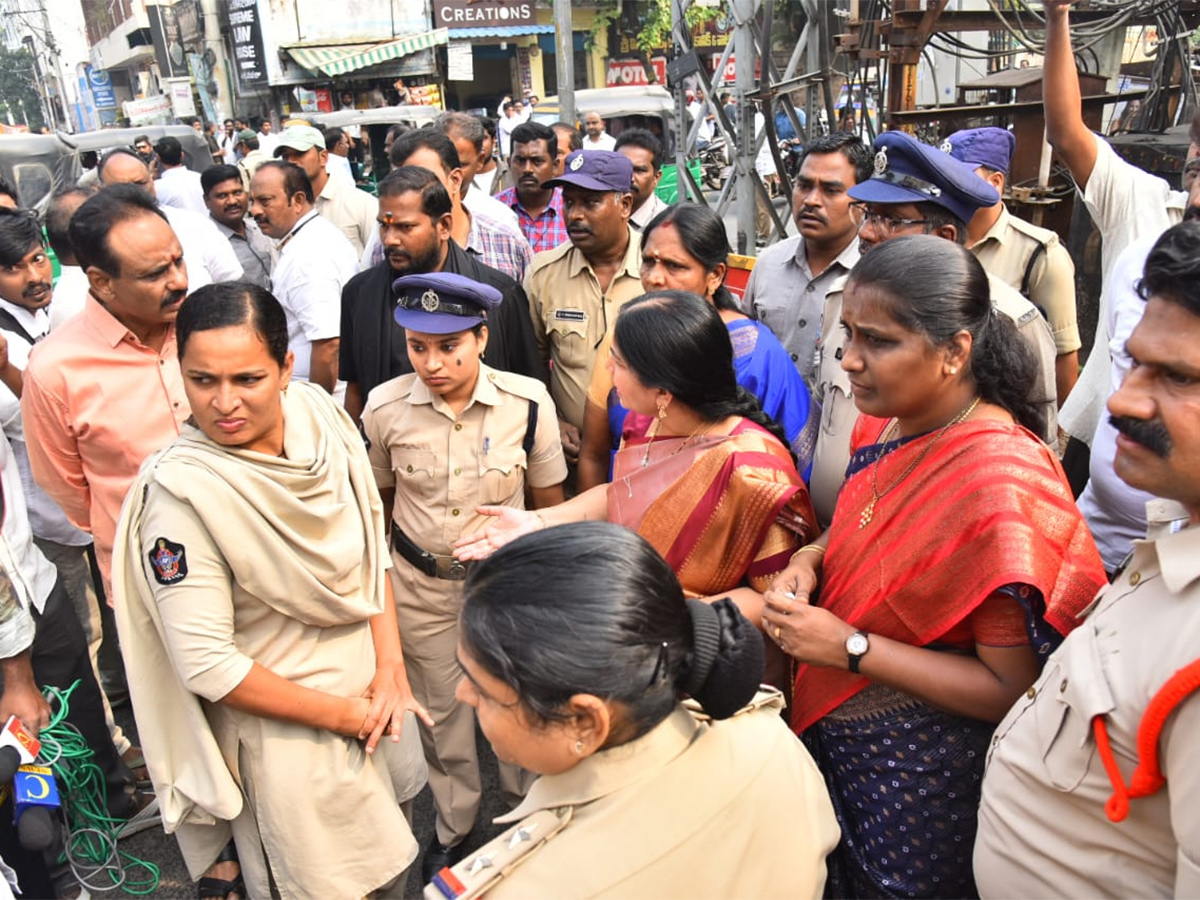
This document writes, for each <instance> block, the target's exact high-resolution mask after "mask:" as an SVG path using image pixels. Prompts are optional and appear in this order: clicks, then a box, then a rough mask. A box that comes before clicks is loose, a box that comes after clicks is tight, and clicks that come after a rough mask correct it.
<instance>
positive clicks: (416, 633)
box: [390, 551, 533, 847]
mask: <svg viewBox="0 0 1200 900" xmlns="http://www.w3.org/2000/svg"><path fill="white" fill-rule="evenodd" d="M392 563H393V565H394V568H393V569H392V570H391V573H390V576H391V579H392V593H393V594H394V596H395V600H396V618H397V620H398V622H399V625H400V642H401V645H402V646H403V649H404V665H405V667H406V668H407V669H408V682H409V685H410V686H411V687H412V691H413V696H415V697H416V698H417V700H418V701H419V702H420V703H421V705H422V706H424V707H425V708H426V709H427V710H428V711H429V715H430V716H431V717H432V718H433V723H434V724H433V727H432V728H430V727H428V726H427V725H425V724H424V723H422V724H421V743H422V745H423V746H424V748H425V762H426V764H427V765H428V766H429V790H430V792H431V793H432V794H433V806H434V810H435V812H436V813H437V839H438V841H439V843H441V844H443V845H444V846H446V847H453V846H455V845H456V844H458V843H460V842H461V841H462V840H463V839H464V838H465V837H466V836H467V835H468V834H469V833H470V831H471V829H472V828H474V827H475V818H476V816H477V814H478V812H479V800H480V795H481V792H482V788H481V784H480V777H479V756H478V753H477V752H476V749H475V710H474V709H472V708H471V707H470V706H468V705H466V704H465V703H460V702H459V701H458V700H457V699H456V698H455V696H454V693H455V690H456V688H457V687H458V681H459V679H460V678H462V677H463V673H462V669H461V668H460V666H459V665H458V660H457V658H456V651H457V649H458V612H459V610H460V609H461V608H462V602H463V592H462V589H463V583H462V582H461V581H445V580H443V579H439V578H430V577H429V576H427V575H425V574H424V573H422V572H418V571H417V570H416V569H415V568H413V566H412V565H411V564H410V563H409V562H408V561H407V560H405V559H404V557H402V556H400V554H398V553H396V552H394V551H393V552H392ZM532 782H533V776H532V775H531V774H530V773H528V772H525V771H524V770H523V769H520V768H518V767H516V766H513V765H509V764H507V763H503V762H502V763H500V788H501V790H502V791H503V792H504V799H505V801H506V802H507V803H508V804H509V805H510V806H515V805H516V804H517V803H519V802H520V800H521V798H522V797H524V796H525V792H526V791H527V790H528V789H529V785H530V784H531V783H532Z"/></svg>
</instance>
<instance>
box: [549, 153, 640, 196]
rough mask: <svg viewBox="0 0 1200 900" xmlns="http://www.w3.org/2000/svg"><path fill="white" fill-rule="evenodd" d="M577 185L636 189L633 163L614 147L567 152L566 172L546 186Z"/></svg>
mask: <svg viewBox="0 0 1200 900" xmlns="http://www.w3.org/2000/svg"><path fill="white" fill-rule="evenodd" d="M559 184H573V185H575V187H581V188H583V189H584V190H586V191H621V192H622V193H624V192H626V191H632V190H633V163H631V162H630V161H629V157H627V156H626V155H625V154H624V153H617V152H616V151H614V150H576V151H575V152H574V153H570V154H568V155H567V160H566V164H565V165H564V166H563V173H562V174H561V175H559V176H558V177H557V178H551V179H550V180H549V181H543V182H542V187H554V186H555V185H559Z"/></svg>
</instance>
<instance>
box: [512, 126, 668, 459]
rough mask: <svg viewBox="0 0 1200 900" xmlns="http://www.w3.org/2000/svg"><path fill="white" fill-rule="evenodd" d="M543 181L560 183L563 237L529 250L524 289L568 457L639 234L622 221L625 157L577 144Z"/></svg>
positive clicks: (625, 213) (627, 201) (633, 273)
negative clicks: (560, 168) (553, 245)
mask: <svg viewBox="0 0 1200 900" xmlns="http://www.w3.org/2000/svg"><path fill="white" fill-rule="evenodd" d="M513 146H514V147H517V146H520V145H518V144H516V143H514V145H513ZM513 166H514V168H517V166H518V161H517V154H516V153H515V152H514V154H513ZM543 186H544V187H546V188H557V187H559V186H561V187H562V198H563V218H564V221H565V222H566V226H567V237H568V241H567V243H565V244H562V245H561V246H559V247H557V248H556V249H554V250H548V251H546V252H544V253H539V254H538V255H537V256H535V257H534V258H533V268H531V269H530V270H529V277H528V278H527V279H526V290H527V291H528V292H529V306H530V309H531V311H532V314H533V331H534V335H535V336H536V337H537V342H538V347H539V348H540V349H541V351H542V358H543V359H544V360H545V361H546V364H547V365H552V367H551V370H550V395H551V396H552V397H553V398H554V405H555V406H556V407H557V408H558V416H559V420H560V421H559V427H560V432H561V436H562V443H563V451H564V452H565V453H566V456H567V462H569V463H572V464H574V463H576V462H578V461H579V447H580V443H581V430H582V428H583V410H584V404H585V401H586V398H587V388H588V381H589V379H590V378H591V374H592V365H593V364H594V363H595V361H596V350H597V349H598V348H599V347H600V343H601V341H603V340H604V336H605V335H606V334H608V333H609V330H610V329H611V328H612V326H613V323H614V322H616V320H617V313H618V312H620V310H621V307H622V306H624V305H625V304H626V303H627V302H628V301H630V300H632V299H633V298H634V297H637V296H640V295H641V294H642V293H644V291H643V289H642V279H641V266H642V251H641V241H640V240H638V237H637V235H636V234H635V233H634V231H633V229H632V228H630V227H629V214H630V212H631V211H632V209H633V164H632V163H631V162H630V161H629V160H628V159H627V158H626V157H624V156H622V155H621V154H620V153H616V152H614V151H612V150H579V151H576V152H575V153H572V154H571V155H570V156H568V157H567V163H566V166H565V167H564V170H563V174H562V175H561V176H559V177H558V178H553V179H551V180H550V181H547V182H546V183H545V184H544V185H543Z"/></svg>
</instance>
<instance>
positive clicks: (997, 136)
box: [941, 128, 1017, 172]
mask: <svg viewBox="0 0 1200 900" xmlns="http://www.w3.org/2000/svg"><path fill="white" fill-rule="evenodd" d="M941 149H942V150H943V151H944V152H946V153H949V154H950V155H951V156H953V157H954V158H955V159H957V160H958V161H959V162H965V163H966V164H967V165H969V166H971V167H972V168H977V167H979V166H987V167H988V168H989V169H992V170H994V171H996V172H1007V171H1008V167H1009V166H1010V165H1011V164H1012V155H1013V151H1014V150H1016V149H1017V137H1016V135H1014V134H1013V133H1012V132H1011V131H1008V130H1006V129H1004V128H964V129H963V130H962V131H956V132H954V134H952V135H950V137H948V138H946V140H944V141H942V148H941Z"/></svg>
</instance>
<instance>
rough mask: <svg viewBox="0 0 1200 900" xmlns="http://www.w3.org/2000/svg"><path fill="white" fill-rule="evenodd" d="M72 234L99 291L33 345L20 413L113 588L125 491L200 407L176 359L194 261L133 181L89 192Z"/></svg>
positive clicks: (58, 497)
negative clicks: (178, 323)
mask: <svg viewBox="0 0 1200 900" xmlns="http://www.w3.org/2000/svg"><path fill="white" fill-rule="evenodd" d="M70 233H71V244H72V246H73V247H74V248H75V253H76V256H77V257H78V260H79V264H80V265H81V266H82V267H83V269H84V271H85V272H86V273H87V276H88V283H89V284H90V285H91V291H90V292H89V294H88V298H87V301H86V303H85V305H84V309H83V313H82V314H80V315H79V316H76V317H75V318H74V319H71V320H69V321H68V322H67V323H66V324H64V325H63V326H62V327H60V328H57V329H55V330H54V331H53V332H52V333H51V334H50V335H49V336H48V337H47V338H46V339H45V340H43V341H40V342H39V343H38V344H37V345H36V346H35V347H34V348H33V351H32V352H31V353H30V356H29V367H28V368H27V369H26V370H25V384H24V390H23V392H22V394H21V414H22V417H23V420H24V425H25V436H26V443H27V446H28V448H29V462H30V465H31V468H32V469H33V475H34V478H35V479H36V480H37V483H38V484H39V485H41V487H42V488H44V489H45V491H46V493H47V494H49V495H50V496H51V497H52V498H53V499H54V500H55V501H56V502H57V503H58V505H59V506H61V507H62V509H63V511H64V512H65V513H66V514H67V518H68V519H70V521H71V523H72V524H73V525H75V526H76V527H77V528H81V529H83V530H84V531H90V532H91V533H92V536H93V538H94V539H95V542H96V557H97V559H98V561H99V563H100V571H101V574H103V576H104V579H105V582H106V586H107V582H108V578H109V573H110V571H111V569H112V565H111V561H112V545H113V534H114V531H115V529H116V522H117V517H118V515H119V514H120V512H121V503H122V502H123V501H124V499H125V491H126V489H127V488H128V487H129V485H130V483H131V482H132V481H133V479H134V476H135V475H137V470H138V467H139V466H140V465H141V464H142V460H144V459H145V458H146V457H147V456H149V455H150V454H151V453H153V452H154V451H156V450H158V449H160V448H162V447H164V446H166V445H167V443H169V442H170V441H172V440H174V439H175V437H176V436H177V435H178V434H179V425H180V424H181V423H182V422H183V421H184V420H185V419H186V418H187V417H188V414H189V413H188V404H187V398H186V397H185V395H184V392H183V379H182V376H181V375H180V372H179V364H178V362H177V361H176V356H175V314H176V312H177V311H178V308H179V304H180V303H182V302H183V298H184V297H185V296H187V291H188V270H187V266H186V264H185V263H184V261H183V249H182V248H181V247H180V244H179V240H178V238H177V237H176V236H175V233H174V232H173V231H172V229H171V226H170V225H169V224H168V222H167V220H166V217H165V216H164V215H163V213H162V210H161V209H160V208H159V207H158V205H157V204H156V203H155V202H154V200H153V198H151V197H150V195H149V194H148V193H147V192H146V191H145V190H143V189H142V188H138V187H135V186H133V185H114V186H113V187H110V188H105V189H103V190H102V191H100V193H98V194H96V195H95V196H94V197H92V198H90V199H89V200H88V201H87V202H86V203H84V204H83V205H82V206H81V207H79V209H78V210H77V211H76V212H75V215H74V217H72V219H71V228H70Z"/></svg>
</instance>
